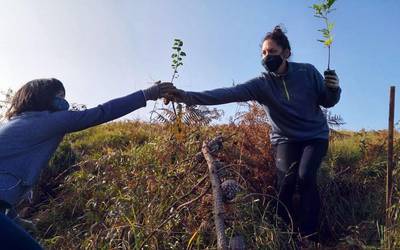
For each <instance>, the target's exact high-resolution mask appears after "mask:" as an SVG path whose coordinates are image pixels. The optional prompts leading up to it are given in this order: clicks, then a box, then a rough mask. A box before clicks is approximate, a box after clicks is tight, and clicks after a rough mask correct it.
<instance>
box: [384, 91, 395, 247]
mask: <svg viewBox="0 0 400 250" xmlns="http://www.w3.org/2000/svg"><path fill="white" fill-rule="evenodd" d="M394 103H395V87H394V86H391V87H390V101H389V130H388V151H387V172H386V230H385V231H386V236H387V237H386V240H387V241H386V242H387V247H388V249H391V244H390V235H389V232H388V230H389V229H390V227H391V225H392V221H391V216H390V208H391V207H392V192H393V165H394V161H393V160H394V159H393V132H394Z"/></svg>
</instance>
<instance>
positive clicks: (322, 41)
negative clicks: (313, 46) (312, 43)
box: [317, 39, 325, 43]
mask: <svg viewBox="0 0 400 250" xmlns="http://www.w3.org/2000/svg"><path fill="white" fill-rule="evenodd" d="M317 41H318V42H321V43H325V41H324V40H320V39H317Z"/></svg>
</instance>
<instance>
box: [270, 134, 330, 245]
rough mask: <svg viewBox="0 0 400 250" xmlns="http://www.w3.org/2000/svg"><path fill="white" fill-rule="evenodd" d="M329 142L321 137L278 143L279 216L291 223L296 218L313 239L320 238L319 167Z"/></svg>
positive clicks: (295, 220) (306, 233)
mask: <svg viewBox="0 0 400 250" xmlns="http://www.w3.org/2000/svg"><path fill="white" fill-rule="evenodd" d="M328 144H329V143H328V140H323V139H318V140H310V141H303V142H289V143H283V144H278V145H276V146H275V151H276V152H275V153H276V154H275V157H276V158H275V161H276V167H277V170H278V173H277V174H278V187H279V195H278V198H279V200H280V202H281V203H280V202H279V203H278V205H277V209H278V211H277V212H278V215H279V216H280V217H281V218H282V219H283V220H284V221H285V222H286V223H287V224H289V223H290V221H291V220H290V217H292V219H293V221H294V224H295V226H296V227H298V228H299V232H300V234H301V235H302V236H303V237H305V236H307V235H311V236H310V239H317V231H318V226H319V211H320V206H321V204H320V203H321V201H320V197H319V193H318V189H317V170H318V169H319V167H320V165H321V162H322V159H323V157H324V156H325V155H326V152H327V150H328ZM282 203H283V204H282ZM288 212H289V214H288Z"/></svg>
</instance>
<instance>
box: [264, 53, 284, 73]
mask: <svg viewBox="0 0 400 250" xmlns="http://www.w3.org/2000/svg"><path fill="white" fill-rule="evenodd" d="M282 62H283V59H282V57H281V56H280V55H268V56H266V57H264V58H263V59H262V61H261V64H262V65H263V66H264V68H265V69H266V70H267V71H269V72H275V71H277V70H278V68H279V66H281V64H282Z"/></svg>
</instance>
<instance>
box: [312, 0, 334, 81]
mask: <svg viewBox="0 0 400 250" xmlns="http://www.w3.org/2000/svg"><path fill="white" fill-rule="evenodd" d="M335 1H336V0H324V1H323V2H322V3H320V4H313V5H312V6H311V8H312V9H313V10H314V16H315V17H316V18H320V19H322V20H323V21H324V24H325V27H324V28H323V29H319V30H318V31H319V32H321V33H322V37H323V38H322V39H318V42H321V43H322V44H323V45H324V46H325V47H327V48H328V68H327V70H325V72H324V74H325V75H330V74H335V70H333V69H331V68H330V62H331V46H332V43H333V36H332V30H333V27H334V24H333V23H331V22H329V19H328V14H329V13H331V12H332V11H334V9H332V6H333V4H334V3H335Z"/></svg>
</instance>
